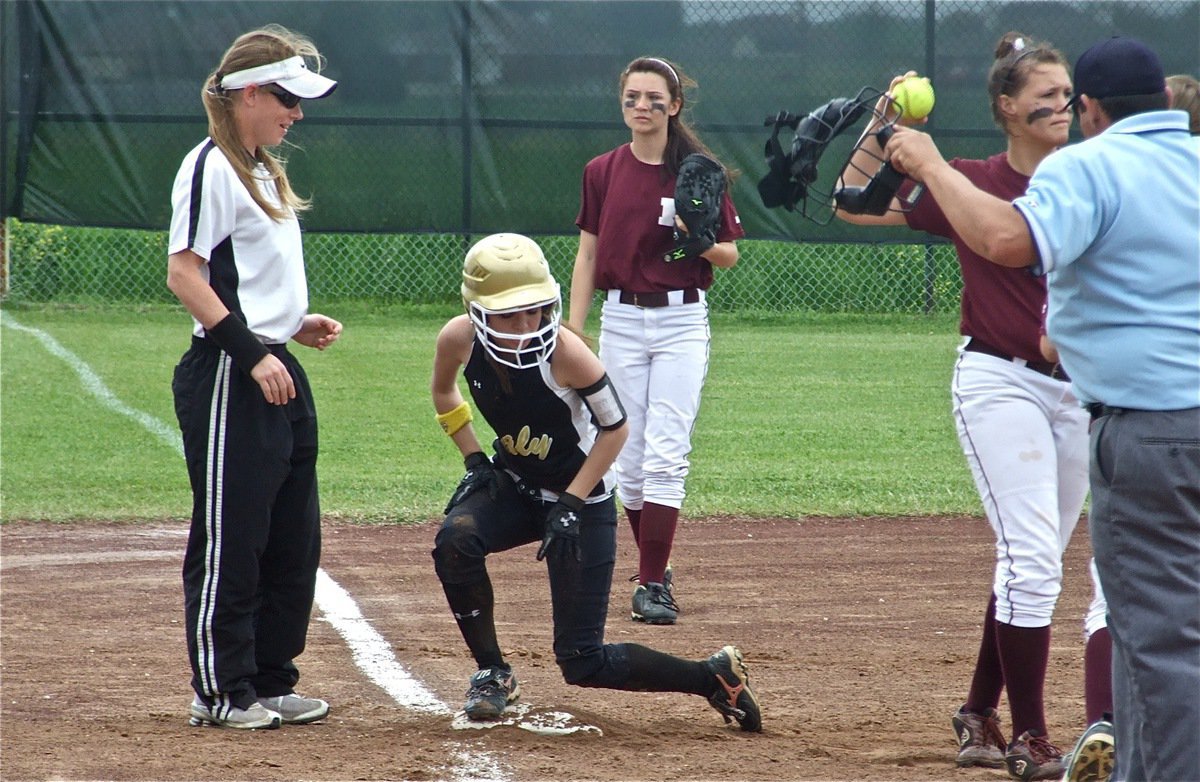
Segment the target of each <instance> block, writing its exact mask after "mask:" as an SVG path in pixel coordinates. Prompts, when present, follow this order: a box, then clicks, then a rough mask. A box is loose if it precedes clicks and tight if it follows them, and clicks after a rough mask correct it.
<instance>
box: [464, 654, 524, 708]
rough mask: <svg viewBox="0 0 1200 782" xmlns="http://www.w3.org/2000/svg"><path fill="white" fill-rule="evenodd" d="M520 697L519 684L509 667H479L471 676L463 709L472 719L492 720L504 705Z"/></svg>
mask: <svg viewBox="0 0 1200 782" xmlns="http://www.w3.org/2000/svg"><path fill="white" fill-rule="evenodd" d="M519 697H521V685H519V684H517V677H516V676H515V675H513V672H512V670H511V669H506V668H497V667H494V666H493V667H491V668H481V669H480V670H478V671H476V672H475V675H474V676H472V677H471V686H470V688H469V689H468V690H467V704H466V705H465V706H463V711H465V712H466V713H467V717H468V718H470V719H473V720H494V719H498V718H499V717H500V715H501V714H503V713H504V707H505V706H507V705H508V704H510V703H512V702H513V701H515V700H516V699H517V698H519Z"/></svg>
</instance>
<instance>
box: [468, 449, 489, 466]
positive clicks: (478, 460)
mask: <svg viewBox="0 0 1200 782" xmlns="http://www.w3.org/2000/svg"><path fill="white" fill-rule="evenodd" d="M488 461H489V459H488V458H487V454H485V453H484V452H483V451H475V452H474V453H469V454H467V455H466V458H464V459H463V464H464V465H466V468H467V469H468V470H474V469H475V468H476V467H482V466H483V465H485V464H487V463H488Z"/></svg>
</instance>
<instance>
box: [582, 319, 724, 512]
mask: <svg viewBox="0 0 1200 782" xmlns="http://www.w3.org/2000/svg"><path fill="white" fill-rule="evenodd" d="M708 347H709V327H708V305H707V304H706V303H705V302H704V301H700V302H698V303H695V304H671V305H668V306H665V307H637V306H634V305H632V304H621V303H620V302H619V301H614V300H613V299H612V298H609V299H606V300H605V302H604V308H603V310H602V312H601V316H600V358H601V360H602V361H603V362H604V368H605V370H607V372H608V375H609V378H611V380H612V382H613V385H614V386H615V387H616V389H617V393H619V394H620V395H621V402H622V404H624V406H625V413H626V415H628V417H629V438H628V439H627V440H626V441H625V446H624V447H623V448H622V449H621V454H620V455H619V456H618V457H617V462H616V465H615V469H616V476H617V496H618V497H620V499H621V503H622V505H624V506H625V507H626V508H630V509H632V510H638V509H640V508H641V507H642V505H643V503H645V502H653V503H655V504H658V505H665V506H668V507H672V508H680V507H682V506H683V498H684V486H683V484H684V479H685V478H686V477H687V474H688V467H689V462H688V454H690V453H691V450H692V427H693V426H694V425H695V422H696V415H697V413H698V412H699V410H700V390H701V388H703V386H704V377H705V375H706V374H707V372H708Z"/></svg>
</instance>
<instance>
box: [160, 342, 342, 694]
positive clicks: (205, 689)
mask: <svg viewBox="0 0 1200 782" xmlns="http://www.w3.org/2000/svg"><path fill="white" fill-rule="evenodd" d="M270 349H271V352H272V353H273V354H275V356H277V357H278V358H279V359H280V360H281V361H283V362H284V364H285V366H287V368H288V371H289V372H290V373H291V376H292V380H293V382H294V383H295V386H296V398H295V399H293V400H291V401H290V402H289V403H288V404H286V405H271V404H268V403H267V401H266V400H265V399H264V398H263V394H262V391H261V390H260V389H259V387H258V383H256V382H255V381H254V380H253V378H251V377H250V375H249V374H248V373H247V372H245V371H243V370H242V369H241V368H239V367H236V366H235V365H234V364H233V361H232V360H231V359H230V357H229V356H228V354H226V353H225V352H224V351H222V350H221V349H220V348H218V347H217V346H216V344H215V343H213V342H212V341H210V340H207V339H200V338H193V340H192V347H191V348H190V349H189V350H188V351H187V352H186V353H185V354H184V355H183V358H182V359H180V362H179V364H178V366H177V367H176V368H175V376H174V380H173V382H172V391H173V392H174V395H175V414H176V416H177V418H178V419H179V428H180V430H181V432H182V433H183V450H184V457H185V458H186V460H187V469H188V476H189V478H190V480H191V486H192V503H193V504H192V525H191V532H190V534H189V536H188V545H187V551H186V552H185V554H184V561H183V593H184V613H185V617H186V628H187V645H188V657H189V659H190V661H191V667H192V688H193V689H194V690H195V691H196V693H197V695H199V696H200V697H201V699H202V700H204V701H205V702H206V703H207V704H209V705H210V706H213V705H229V704H231V705H233V706H237V707H238V708H247V707H248V706H249V705H250V704H251V703H253V702H254V699H255V698H256V697H264V698H267V697H273V696H277V695H286V694H288V693H290V692H292V689H293V687H294V686H295V684H296V682H297V680H298V679H299V678H300V672H299V670H298V669H297V668H296V666H295V664H294V662H293V660H294V658H295V657H297V656H298V655H299V654H300V653H301V652H302V651H303V650H304V644H305V639H306V637H307V635H308V622H309V615H310V612H311V611H312V603H313V594H314V592H315V589H316V577H317V567H318V564H319V559H320V549H321V532H320V507H319V504H318V501H317V474H316V465H317V418H316V411H315V407H314V405H313V399H312V390H311V388H310V387H309V384H308V378H307V376H306V375H305V373H304V370H303V368H301V366H300V364H299V362H297V361H296V359H295V357H294V356H292V355H291V353H289V352H288V350H287V348H286V347H285V346H283V345H272V346H270Z"/></svg>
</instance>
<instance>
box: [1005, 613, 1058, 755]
mask: <svg viewBox="0 0 1200 782" xmlns="http://www.w3.org/2000/svg"><path fill="white" fill-rule="evenodd" d="M996 642H997V644H998V645H999V647H1000V665H1001V666H1002V667H1003V668H1004V683H1005V686H1006V687H1007V688H1008V705H1009V708H1010V709H1011V710H1012V735H1013V738H1014V739H1015V738H1016V737H1018V736H1020V735H1021V734H1022V733H1024V732H1025V731H1027V730H1036V731H1039V732H1040V733H1041V734H1042V735H1043V736H1044V735H1046V706H1045V702H1044V701H1043V695H1044V692H1045V684H1046V664H1047V663H1048V662H1049V660H1050V626H1049V625H1046V626H1045V627H1017V626H1016V625H1008V624H1004V623H1003V622H997V623H996Z"/></svg>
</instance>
